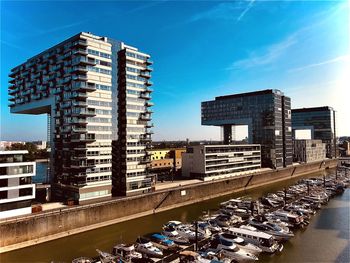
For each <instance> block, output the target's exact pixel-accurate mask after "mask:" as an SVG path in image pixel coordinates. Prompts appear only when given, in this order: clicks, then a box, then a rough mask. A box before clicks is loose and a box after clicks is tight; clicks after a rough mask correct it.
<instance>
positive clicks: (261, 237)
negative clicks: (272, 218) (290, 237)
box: [228, 227, 283, 253]
mask: <svg viewBox="0 0 350 263" xmlns="http://www.w3.org/2000/svg"><path fill="white" fill-rule="evenodd" d="M228 232H229V233H230V234H232V235H235V236H238V237H241V238H243V239H244V240H245V241H246V242H249V243H252V244H254V245H256V246H258V247H259V248H261V249H262V251H263V252H267V253H275V252H281V251H282V250H283V245H282V244H279V243H278V242H277V241H276V240H275V239H274V238H273V236H272V235H270V234H266V233H264V232H261V231H252V230H249V229H244V228H237V227H231V228H229V230H228Z"/></svg>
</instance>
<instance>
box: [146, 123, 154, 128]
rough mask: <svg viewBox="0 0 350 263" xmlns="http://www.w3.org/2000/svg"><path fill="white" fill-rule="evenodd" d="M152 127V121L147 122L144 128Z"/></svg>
mask: <svg viewBox="0 0 350 263" xmlns="http://www.w3.org/2000/svg"><path fill="white" fill-rule="evenodd" d="M153 127H154V125H153V123H147V124H146V128H153Z"/></svg>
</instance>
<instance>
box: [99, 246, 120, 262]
mask: <svg viewBox="0 0 350 263" xmlns="http://www.w3.org/2000/svg"><path fill="white" fill-rule="evenodd" d="M96 251H97V253H98V254H99V258H100V261H101V263H119V262H120V256H114V255H112V254H109V253H107V252H103V251H101V250H98V249H96Z"/></svg>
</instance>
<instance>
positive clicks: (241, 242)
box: [217, 233, 262, 255]
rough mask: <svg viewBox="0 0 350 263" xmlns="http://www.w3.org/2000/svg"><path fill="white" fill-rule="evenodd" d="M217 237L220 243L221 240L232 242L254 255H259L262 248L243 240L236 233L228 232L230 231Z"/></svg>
mask: <svg viewBox="0 0 350 263" xmlns="http://www.w3.org/2000/svg"><path fill="white" fill-rule="evenodd" d="M217 239H218V240H219V241H220V242H221V243H222V242H223V241H227V242H234V244H235V245H236V246H237V247H239V248H240V249H242V250H244V251H246V252H248V253H251V254H254V255H259V254H260V253H261V252H262V249H261V248H259V247H258V246H255V245H253V244H251V243H248V242H246V241H244V239H243V238H240V237H238V236H236V235H233V234H230V233H223V234H221V235H219V236H217Z"/></svg>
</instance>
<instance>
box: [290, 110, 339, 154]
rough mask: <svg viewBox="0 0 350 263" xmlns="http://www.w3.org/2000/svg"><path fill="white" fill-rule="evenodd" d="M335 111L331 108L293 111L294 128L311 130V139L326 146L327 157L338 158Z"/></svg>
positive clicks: (295, 129) (294, 129) (296, 129)
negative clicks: (319, 141)
mask: <svg viewBox="0 0 350 263" xmlns="http://www.w3.org/2000/svg"><path fill="white" fill-rule="evenodd" d="M335 117H336V116H335V110H334V109H333V108H331V107H328V106H325V107H315V108H302V109H293V110H292V128H293V131H294V133H296V131H298V130H311V139H315V140H322V142H324V143H325V144H326V151H327V153H326V157H327V158H334V157H337V140H336V138H337V137H336V121H335Z"/></svg>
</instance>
